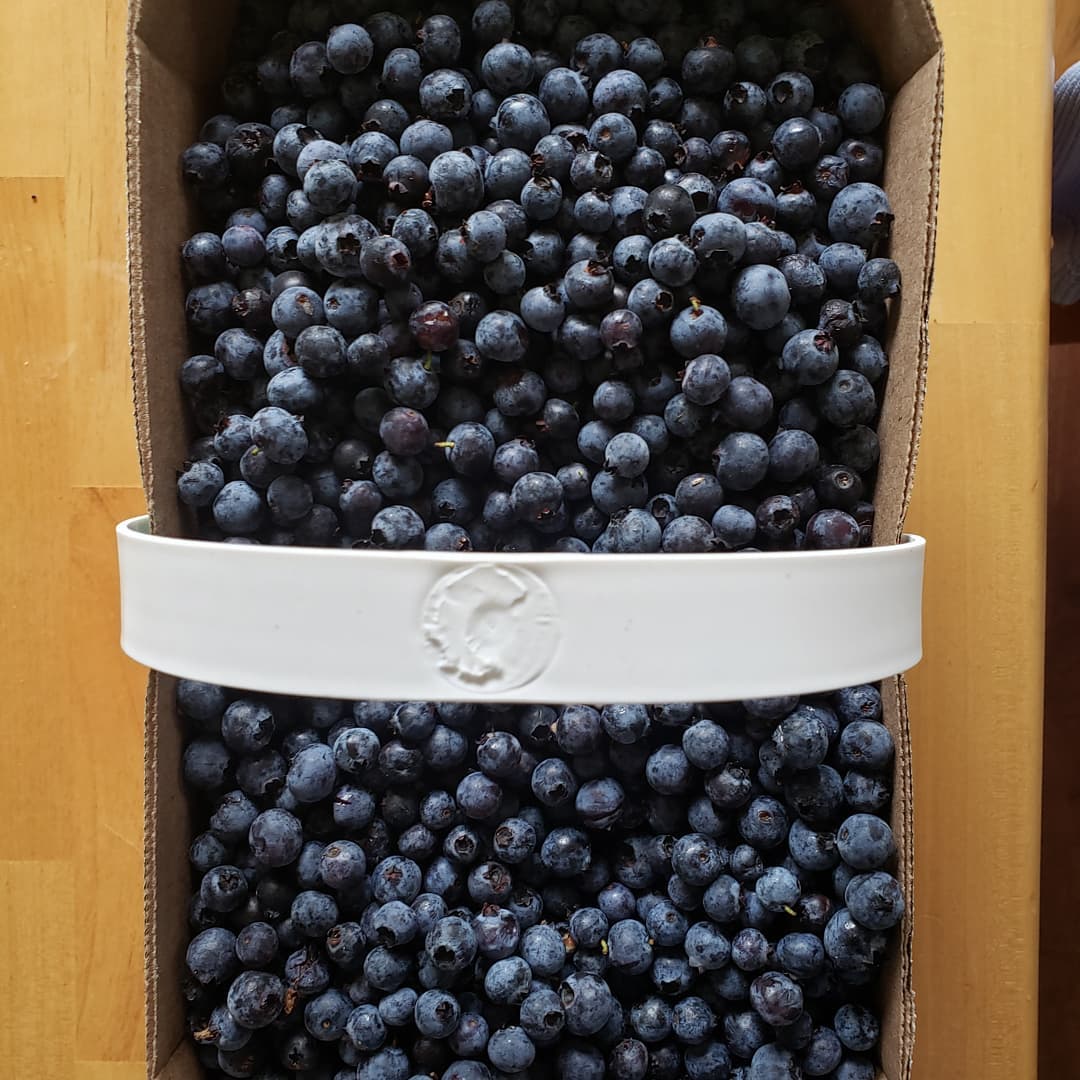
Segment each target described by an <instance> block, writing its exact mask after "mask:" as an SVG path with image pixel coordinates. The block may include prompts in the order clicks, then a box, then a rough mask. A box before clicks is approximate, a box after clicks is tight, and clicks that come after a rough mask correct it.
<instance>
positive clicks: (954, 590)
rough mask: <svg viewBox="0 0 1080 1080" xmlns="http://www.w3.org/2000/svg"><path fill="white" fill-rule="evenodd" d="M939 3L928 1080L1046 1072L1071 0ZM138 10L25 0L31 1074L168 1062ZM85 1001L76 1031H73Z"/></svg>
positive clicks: (923, 997)
mask: <svg viewBox="0 0 1080 1080" xmlns="http://www.w3.org/2000/svg"><path fill="white" fill-rule="evenodd" d="M936 6H937V10H938V15H939V19H940V22H941V25H942V29H943V32H944V35H945V42H946V65H947V112H946V122H945V167H944V174H943V191H942V203H941V244H940V249H939V262H938V279H937V292H936V298H935V307H934V328H933V333H932V349H933V355H932V358H931V372H930V383H929V397H928V407H927V415H926V425H925V430H924V436H923V443H922V456H921V460H920V469H919V478H918V483H917V486H916V502H915V505H914V506H913V509H912V516H911V520H910V524H911V527H912V528H913V529H915V530H918V531H922V532H924V533H925V534H926V535H927V536H928V537H929V539H930V548H929V559H928V579H927V616H928V619H927V634H926V645H927V659H926V660H925V661H924V663H923V664H922V666H921V667H920V668H919V669H918V670H917V671H916V672H914V673H913V676H912V679H911V690H912V693H911V702H912V719H913V729H914V735H915V772H916V818H917V828H918V837H917V864H916V880H917V897H916V900H917V925H916V937H915V954H916V955H915V978H916V989H917V992H918V994H919V1002H918V1005H919V1034H918V1042H917V1068H916V1080H939V1078H942V1077H957V1078H959V1080H969V1078H970V1080H974V1078H976V1077H978V1078H979V1080H1014V1078H1022V1080H1029V1078H1031V1077H1034V1075H1035V1066H1034V1060H1035V1040H1036V994H1037V978H1036V956H1037V939H1036V924H1035V916H1034V911H1035V910H1036V908H1037V904H1038V893H1037V882H1038V861H1037V860H1038V829H1039V760H1040V747H1041V727H1040V720H1041V694H1042V681H1041V679H1042V637H1041V634H1042V621H1041V618H1042V615H1041V613H1042V569H1043V561H1042V543H1043V515H1042V502H1043V498H1044V490H1043V476H1044V473H1043V431H1044V406H1045V371H1046V365H1045V360H1046V357H1045V337H1046V289H1045V254H1046V253H1045V247H1046V242H1045V236H1046V220H1045V200H1044V199H1043V198H1042V197H1041V194H1040V193H1041V192H1043V191H1045V183H1044V180H1045V175H1046V174H1045V163H1046V149H1047V147H1046V119H1047V116H1048V111H1047V110H1048V78H1049V65H1050V39H1051V26H1050V5H1049V4H1048V3H1047V2H1046V0H1033V2H1032V3H1030V4H1026V5H1023V11H1022V12H1020V11H1019V10H1018V8H1017V5H1016V4H1015V3H1011V2H1009V0H981V2H980V0H938V2H937V5H936ZM1074 6H1075V5H1074ZM124 16H125V12H124V5H123V3H122V2H120V0H85V2H84V3H82V4H70V3H62V2H61V0H38V2H37V3H33V4H31V3H26V2H16V0H11V2H9V3H5V4H0V71H3V72H4V73H5V74H4V76H3V81H4V86H3V89H4V90H5V93H3V94H0V121H2V126H0V130H3V131H5V132H7V133H8V135H7V137H6V138H5V140H4V142H3V145H2V146H0V269H2V270H3V273H4V280H5V285H6V288H5V289H4V290H3V293H2V294H0V297H2V298H0V310H2V311H3V314H4V328H5V339H4V347H3V348H2V349H0V364H2V373H3V380H4V382H3V385H4V390H5V397H6V404H7V409H6V419H5V423H4V424H3V425H0V451H2V453H3V456H2V458H0V460H3V461H4V462H5V463H8V467H7V470H6V473H5V476H6V478H7V483H8V484H9V485H10V486H9V487H7V488H6V489H5V498H6V500H8V505H9V506H16V507H18V508H19V512H18V513H17V515H16V518H15V523H14V524H10V522H11V521H12V518H11V516H10V515H9V516H8V517H7V519H6V520H7V521H8V522H9V524H8V526H7V527H6V528H5V529H4V530H3V533H2V537H0V560H2V561H0V565H3V567H4V574H3V576H2V577H0V582H2V584H0V602H2V604H3V608H2V610H3V614H4V617H5V618H4V624H5V626H6V627H8V628H9V634H8V639H7V645H6V648H5V649H4V650H3V653H2V657H3V658H2V659H0V665H2V666H0V676H2V677H3V683H4V687H5V696H4V701H5V715H4V719H5V723H4V730H5V735H6V738H5V742H4V749H5V753H4V755H3V756H2V757H0V820H3V822H4V828H3V830H0V860H7V861H3V862H0V988H2V989H4V990H5V991H6V1000H7V1002H8V1004H9V1008H8V1009H6V1010H5V1011H4V1018H3V1019H2V1020H0V1061H3V1062H4V1067H5V1071H6V1075H10V1076H12V1077H19V1078H20V1080H22V1078H24V1077H25V1078H33V1080H68V1078H77V1080H134V1077H136V1076H138V1075H141V1072H142V1068H143V1065H142V1052H141V1046H142V1016H141V1008H140V1003H141V999H142V954H141V932H142V926H141V915H142V911H141V890H140V887H139V877H140V873H141V862H140V853H139V843H140V837H139V821H140V814H141V784H140V777H139V773H140V757H141V745H140V737H139V730H140V723H141V715H140V714H141V693H142V673H141V672H140V671H138V669H136V668H135V667H134V666H133V665H131V664H129V663H128V662H127V661H126V660H125V659H124V658H123V657H122V656H121V654H120V652H119V649H118V648H116V647H115V645H114V642H115V631H116V609H115V592H114V586H115V578H114V570H113V538H112V534H111V528H110V526H111V525H112V523H113V522H114V521H115V520H116V519H118V518H120V517H123V516H125V515H126V514H129V513H133V512H135V511H136V510H137V509H138V508H139V506H140V505H141V495H140V493H139V491H138V488H137V486H136V485H137V462H136V456H135V450H134V442H133V434H132V425H131V413H130V392H129V389H128V366H127V345H126V333H127V310H126V300H125V295H124V254H123V252H124V247H123V245H124V226H123V222H124V200H123V147H122V95H121V91H122V78H123V76H122V70H121V57H122V53H123V27H124ZM1077 37H1080V34H1078V35H1077ZM1062 40H1067V39H1064V38H1062V37H1061V36H1060V35H1059V43H1060V42H1061V41H1062ZM1002 131H1006V132H1008V154H1007V157H1008V160H1007V161H1006V162H1004V163H1003V159H1002V143H1001V132H1002ZM1017 163H1022V164H1023V167H1022V168H1021V167H1018V166H1017ZM42 178H44V179H42ZM34 195H36V196H37V200H36V201H35V200H34V199H33V198H32V196H34ZM1016 206H1021V207H1023V210H1024V212H1023V213H1022V214H1015V213H1012V212H1010V208H1013V207H1016ZM13 463H17V465H18V467H17V468H16V467H13ZM16 1004H17V1005H18V1008H16V1007H15V1005H16ZM58 1010H59V1011H60V1015H64V1011H65V1010H66V1012H67V1015H68V1016H69V1017H70V1018H71V1022H69V1023H67V1024H65V1023H63V1022H59V1023H57V1022H55V1020H54V1019H53V1018H54V1017H55V1016H57V1013H58ZM16 1024H17V1025H18V1027H16V1026H15V1025H16ZM1070 1060H1071V1059H1070ZM1071 1067H1072V1066H1071V1065H1070V1064H1066V1063H1064V1062H1053V1063H1051V1064H1050V1065H1049V1066H1048V1067H1047V1069H1046V1071H1045V1073H1044V1075H1045V1076H1046V1077H1048V1078H1050V1080H1064V1078H1066V1077H1069V1076H1070V1075H1071V1073H1070V1071H1069V1069H1070V1068H1071Z"/></svg>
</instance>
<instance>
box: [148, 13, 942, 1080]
mask: <svg viewBox="0 0 1080 1080" xmlns="http://www.w3.org/2000/svg"><path fill="white" fill-rule="evenodd" d="M391 6H392V5H391ZM840 6H841V7H842V8H844V9H845V10H846V11H847V12H848V14H849V17H850V19H851V21H852V23H853V24H854V26H855V27H856V28H857V30H858V31H859V33H860V35H861V36H862V38H863V40H864V41H865V42H866V43H867V45H868V46H869V47H870V48H871V49H872V50H873V51H874V52H875V54H876V56H877V58H878V60H879V62H880V64H881V68H882V71H883V76H884V80H885V83H886V87H887V89H888V90H889V91H890V92H891V93H892V94H893V98H892V106H891V111H890V116H889V125H888V146H887V166H886V177H885V187H886V189H887V190H888V193H889V197H890V200H891V202H892V204H893V209H894V211H895V214H896V222H895V226H894V229H893V234H892V241H891V255H892V257H893V258H895V259H896V261H897V262H898V263H899V264H900V267H901V270H902V273H903V278H904V290H903V296H902V297H901V299H900V300H899V301H898V302H897V303H896V305H895V311H894V315H893V328H892V333H891V339H890V342H889V345H888V347H889V353H890V360H891V368H890V374H889V380H888V385H887V388H886V392H885V398H884V403H883V407H882V414H881V419H880V423H879V429H878V430H879V436H880V439H881V449H882V460H881V465H880V468H879V473H878V481H877V488H876V493H875V501H876V504H877V521H876V525H875V541H876V542H881V543H891V542H893V541H894V540H896V539H897V538H898V537H899V536H900V534H901V532H902V527H903V518H904V513H905V511H906V509H907V505H908V501H909V498H910V492H911V484H912V478H913V474H914V468H915V461H916V457H917V451H918V442H919V424H920V417H921V412H922V399H923V393H924V388H925V376H926V363H927V354H928V313H929V297H930V288H931V282H932V277H933V259H934V245H935V223H936V214H937V191H938V163H939V151H940V137H941V116H942V103H943V57H942V47H941V39H940V36H939V34H938V32H937V27H936V24H935V21H934V16H933V11H932V8H931V6H930V4H929V3H928V2H927V0H881V2H880V3H876V4H867V3H865V2H859V0H840ZM234 8H235V5H234V3H232V2H231V0H213V2H211V0H187V2H184V3H174V2H171V0H133V2H132V4H131V7H130V16H129V28H128V54H127V64H128V71H127V124H128V197H129V211H128V229H129V240H128V244H129V259H130V275H131V335H132V356H133V374H134V381H135V411H136V420H137V425H138V435H139V453H140V460H141V465H142V475H143V483H144V486H145V488H146V494H147V499H148V503H149V507H150V514H151V518H152V522H153V527H154V529H155V531H157V532H162V533H166V534H169V535H174V536H176V535H182V534H183V518H182V515H181V513H180V507H179V505H178V503H177V500H176V497H175V475H176V467H177V465H178V463H179V462H181V461H182V460H183V459H184V457H185V455H186V448H187V445H188V440H189V432H188V429H187V422H186V419H185V414H184V405H183V402H182V400H181V396H180V394H179V392H178V387H177V382H176V369H177V365H178V363H179V360H180V358H181V357H184V356H186V355H187V351H188V349H187V330H186V326H185V321H184V312H183V296H184V290H185V286H184V284H183V282H182V278H181V272H180V262H179V258H178V250H179V247H180V245H181V243H182V242H183V241H184V240H185V239H186V238H187V237H188V236H189V235H190V234H191V233H192V232H194V231H195V230H196V229H197V227H198V219H197V217H196V214H195V211H194V208H193V206H192V204H191V202H190V200H189V198H188V195H187V193H186V192H185V190H184V188H183V185H182V182H181V179H180V174H179V169H178V168H177V159H178V157H179V155H180V153H181V151H182V150H183V148H184V147H185V146H186V145H187V144H188V143H189V142H190V141H191V140H192V138H193V137H194V135H195V133H196V132H197V131H198V128H199V125H200V124H201V122H202V120H203V119H205V117H206V116H208V115H210V113H212V112H213V111H214V110H215V105H216V101H215V98H216V93H217V83H218V80H219V78H220V75H221V72H222V70H223V68H224V62H225V57H224V50H225V45H226V42H227V39H228V34H227V33H226V32H225V30H226V28H227V27H228V26H229V25H230V23H231V18H232V14H233V11H234ZM358 557H359V556H358ZM173 691H174V682H173V680H172V679H170V678H167V677H164V676H152V677H151V680H150V686H149V690H148V694H147V701H146V733H145V752H146V771H145V809H146V813H145V913H146V914H145V921H146V1012H147V1028H146V1030H147V1071H148V1076H150V1077H151V1078H155V1080H196V1078H197V1077H199V1075H200V1070H199V1067H198V1065H197V1063H196V1060H195V1056H194V1052H193V1050H192V1047H191V1045H190V1043H189V1041H188V1039H187V1030H186V1025H185V1020H184V1002H183V1000H182V998H181V995H180V992H179V985H180V978H181V972H182V970H183V963H184V950H185V947H186V943H187V940H188V936H189V935H188V926H187V912H186V905H187V900H188V896H189V894H190V886H191V882H190V870H189V866H188V861H187V847H188V843H189V840H190V836H191V829H190V822H189V818H188V813H187V808H186V804H185V798H184V794H183V791H182V785H181V770H180V758H181V752H182V744H181V731H180V726H179V724H178V722H177V717H176V712H175V706H174V693H173ZM883 691H884V694H883V696H884V699H885V710H886V712H885V719H886V723H887V724H888V725H889V727H890V729H891V730H892V732H893V735H894V737H895V738H896V744H897V763H896V778H895V796H894V800H893V811H892V825H893V829H894V832H895V834H896V838H897V845H898V875H899V876H900V878H901V881H902V883H903V885H904V890H905V894H906V896H907V899H908V910H907V914H906V916H905V919H904V923H903V925H902V927H901V928H900V930H899V932H898V933H897V935H896V937H895V939H894V947H893V952H892V955H891V957H890V959H889V961H888V964H887V966H886V969H885V972H884V974H883V978H882V982H881V986H882V994H883V1002H882V1008H883V1020H884V1026H883V1033H882V1042H881V1053H882V1065H883V1076H884V1077H885V1080H907V1078H909V1077H910V1074H911V1064H912V1050H913V1044H914V1032H915V1003H914V995H913V991H912V979H911V930H912V907H911V905H912V900H913V882H912V870H913V852H912V836H913V828H912V783H911V750H910V739H909V735H908V716H907V706H906V701H905V696H904V685H903V680H902V679H900V678H897V679H891V680H888V681H886V683H885V685H884V687H883Z"/></svg>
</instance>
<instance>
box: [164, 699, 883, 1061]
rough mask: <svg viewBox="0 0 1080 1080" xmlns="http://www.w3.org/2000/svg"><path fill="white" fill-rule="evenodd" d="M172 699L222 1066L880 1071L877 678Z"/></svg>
mask: <svg viewBox="0 0 1080 1080" xmlns="http://www.w3.org/2000/svg"><path fill="white" fill-rule="evenodd" d="M178 705H179V710H180V712H181V714H182V716H183V717H184V718H185V723H186V725H187V727H188V731H189V736H190V738H189V742H188V745H187V748H186V750H185V753H184V759H183V771H184V777H185V781H186V783H187V785H188V787H189V790H190V791H191V792H192V794H193V796H194V800H195V807H196V815H197V820H199V822H200V826H199V827H200V828H204V829H205V831H203V832H202V833H201V834H199V835H198V836H197V837H196V839H195V840H194V842H193V844H192V846H191V851H190V858H191V863H192V865H193V867H194V870H195V872H196V875H197V888H196V891H195V895H194V896H193V898H192V900H191V904H190V922H191V927H192V931H193V934H194V936H193V938H192V940H191V942H190V945H189V947H188V950H187V982H186V986H185V989H186V993H187V997H188V1001H189V1003H190V1004H189V1022H190V1030H191V1033H192V1037H193V1039H194V1040H195V1044H196V1047H197V1054H198V1057H199V1059H200V1060H201V1061H202V1062H203V1063H205V1065H206V1066H207V1067H208V1068H209V1070H210V1072H211V1074H212V1075H214V1076H220V1075H222V1074H223V1075H225V1076H228V1077H249V1078H257V1080H286V1077H288V1076H294V1075H299V1076H302V1077H306V1078H308V1080H425V1078H426V1080H503V1078H505V1080H511V1078H513V1080H547V1078H552V1080H554V1078H560V1077H565V1078H567V1080H605V1078H610V1080H684V1078H685V1080H727V1078H731V1080H799V1078H802V1077H830V1078H832V1080H874V1077H875V1074H876V1073H875V1065H874V1060H875V1058H876V1044H877V1042H878V1039H879V1034H880V1030H879V1021H878V1019H877V1017H876V1014H875V1012H874V1011H873V1002H874V1000H875V981H876V977H877V974H878V971H879V966H880V964H881V962H882V959H883V957H884V955H885V953H886V952H887V949H888V944H889V935H890V931H891V930H892V928H893V927H895V926H896V925H897V923H898V922H899V921H900V919H901V918H902V915H903V912H904V899H903V895H902V891H901V887H900V885H899V883H898V882H897V880H896V879H895V877H894V876H893V875H892V874H891V873H890V872H889V868H890V866H891V865H892V863H893V862H894V861H895V847H894V839H893V834H892V832H891V830H890V828H889V825H888V823H887V822H886V820H885V818H884V817H883V816H882V815H885V814H887V813H888V807H889V803H890V797H891V789H890V778H891V775H892V767H893V755H894V744H893V739H892V737H891V735H890V733H889V730H888V728H887V727H886V726H885V724H883V723H882V705H881V696H880V693H879V691H878V690H877V689H876V688H875V687H873V686H856V687H850V688H848V689H845V690H840V691H838V692H836V693H835V694H832V695H828V696H821V697H806V698H803V699H802V700H799V699H798V698H771V699H761V700H754V701H744V702H742V703H735V704H727V705H715V704H710V705H693V704H666V705H657V706H651V707H647V706H644V705H608V706H604V707H593V706H590V705H584V704H578V705H567V706H564V707H561V708H553V707H550V706H545V705H533V706H526V707H521V706H486V707H477V706H474V705H462V704H447V703H440V704H431V703H427V702H415V701H413V702H403V703H386V702H373V701H361V702H356V703H354V704H349V703H347V702H341V701H326V700H316V699H303V698H263V697H258V696H254V695H250V694H245V693H242V692H235V691H227V690H224V689H223V688H221V687H218V686H211V685H208V684H205V683H197V682H189V681H181V682H180V683H179V685H178Z"/></svg>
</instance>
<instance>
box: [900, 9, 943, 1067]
mask: <svg viewBox="0 0 1080 1080" xmlns="http://www.w3.org/2000/svg"><path fill="white" fill-rule="evenodd" d="M923 10H924V12H925V13H926V18H927V19H928V20H929V23H930V26H931V27H932V29H933V32H934V35H935V36H936V37H937V42H938V51H937V95H936V107H935V109H934V141H933V147H932V149H931V160H932V161H933V170H932V175H931V179H930V205H929V206H928V207H927V229H926V256H925V260H926V271H927V272H926V279H925V281H924V284H923V296H922V308H923V325H922V334H921V337H920V340H919V360H920V363H919V372H918V380H919V385H918V402H917V405H916V409H915V423H914V425H913V426H912V430H911V445H910V447H909V449H908V472H907V481H906V483H905V485H904V496H903V502H902V504H901V506H900V524H899V526H898V528H897V532H896V539H897V540H899V539H900V536H901V534H902V533H903V531H904V519H905V518H906V517H907V512H908V507H909V506H910V505H911V493H912V488H913V486H914V483H915V469H916V466H917V465H918V462H919V444H920V442H921V441H922V421H923V405H924V403H925V400H926V378H927V369H928V367H929V361H930V300H931V297H932V295H933V291H934V271H935V268H936V264H937V233H938V204H939V202H940V198H941V140H942V133H943V131H944V122H945V46H944V43H943V42H942V39H941V31H940V29H939V28H938V22H937V16H936V15H935V13H934V8H933V5H932V4H930V3H929V2H928V0H926V2H924V3H923ZM900 693H901V701H902V711H903V716H904V718H905V723H906V718H907V697H906V693H905V692H904V688H903V680H901V685H900ZM910 1071H911V1068H910V1065H909V1067H908V1073H910Z"/></svg>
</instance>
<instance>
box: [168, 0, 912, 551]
mask: <svg viewBox="0 0 1080 1080" xmlns="http://www.w3.org/2000/svg"><path fill="white" fill-rule="evenodd" d="M376 6H377V5H376V4H375V3H371V2H369V0H247V2H244V3H242V4H241V7H240V17H239V22H238V26H237V30H236V33H235V38H234V41H233V58H234V63H233V66H232V67H231V68H230V69H229V71H228V73H227V75H226V77H225V79H224V82H223V85H222V95H223V100H224V105H225V109H226V110H227V111H226V112H223V113H219V114H217V115H215V116H213V117H211V118H210V119H209V120H207V122H206V123H205V125H204V126H203V128H202V131H201V133H200V136H199V141H198V142H196V143H194V144H193V145H191V146H190V147H188V148H187V149H186V150H185V151H184V153H183V155H182V169H183V174H184V176H185V178H186V179H187V181H189V183H190V185H191V187H192V189H193V191H194V193H195V196H196V198H197V201H198V205H199V207H200V213H201V216H202V219H203V222H204V224H205V225H206V226H207V229H208V230H209V231H202V232H198V233H196V234H195V235H193V236H192V237H191V238H190V239H189V240H188V241H187V242H186V243H185V244H184V245H183V253H182V259H183V266H184V269H185V272H186V275H187V277H188V279H189V282H190V292H189V293H188V296H187V305H186V311H187V320H188V324H189V326H190V331H191V338H192V343H193V352H194V355H192V356H190V357H189V358H188V359H187V360H185V361H184V362H183V364H182V366H181V370H180V379H181V383H182V386H183V390H184V392H185V394H186V396H187V399H188V401H189V402H190V414H191V417H192V421H193V425H194V428H195V431H196V433H197V435H196V437H195V439H194V441H193V443H192V445H191V447H190V450H189V461H188V462H187V463H186V465H185V467H184V469H183V472H182V475H181V476H180V478H179V495H180V498H181V500H182V501H183V502H184V503H185V504H186V505H187V506H189V507H192V508H194V509H195V511H196V513H197V516H198V518H199V523H200V529H201V535H203V536H204V537H206V538H209V539H218V540H222V539H223V540H226V541H229V542H233V543H269V544H301V545H338V546H343V547H365V546H373V547H378V548H393V549H396V548H425V549H427V550H434V551H469V550H483V551H489V550H497V551H534V550H555V551H570V552H587V551H602V552H654V551H665V552H702V551H740V550H748V549H756V550H774V549H792V548H800V547H807V548H843V547H854V546H858V545H860V544H865V543H868V542H869V537H870V533H871V529H872V523H873V515H874V509H873V505H872V503H871V502H870V501H869V498H870V494H871V490H872V485H873V480H874V473H875V469H876V466H877V461H878V440H877V437H876V434H875V430H874V424H875V420H876V417H877V415H878V409H879V405H880V397H881V393H882V389H883V385H884V379H885V375H886V370H887V366H888V360H887V355H886V351H885V349H884V347H883V345H882V341H883V339H884V335H885V331H886V327H887V324H888V318H889V306H890V300H891V298H893V297H894V296H896V295H897V293H898V291H899V288H900V279H899V273H898V270H897V266H896V264H895V263H894V262H893V261H892V260H890V259H889V258H887V257H882V247H883V244H884V243H885V242H886V241H887V238H888V235H889V231H890V226H891V223H892V213H891V210H890V206H889V201H888V199H887V197H886V194H885V192H884V191H883V190H882V188H881V187H880V186H878V183H877V181H879V180H880V178H881V175H882V168H883V150H882V145H881V133H882V125H883V122H884V119H885V116H886V108H887V102H886V98H885V96H884V95H883V93H882V91H881V90H880V89H879V87H878V86H877V85H876V78H877V75H876V71H875V67H874V64H873V62H872V60H871V58H870V57H869V56H868V55H867V53H866V52H865V51H864V50H863V49H862V48H861V47H859V46H858V45H857V44H856V43H854V42H852V41H851V40H850V39H849V38H848V37H847V29H848V28H847V27H846V26H845V24H844V20H843V18H842V17H841V16H840V14H839V13H838V12H837V11H835V10H834V9H833V8H831V7H830V6H827V5H823V4H820V3H814V2H809V0H705V2H702V3H689V2H686V3H683V0H522V2H521V3H518V4H512V3H508V2H504V0H482V2H480V3H476V4H470V3H467V2H455V0H449V2H447V3H444V4H441V5H437V6H436V10H435V12H434V13H428V14H426V17H425V14H424V13H418V14H416V15H415V17H413V16H412V13H408V14H409V15H410V18H406V17H405V16H404V15H403V14H399V13H397V11H394V12H391V11H378V10H375V7H376Z"/></svg>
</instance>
